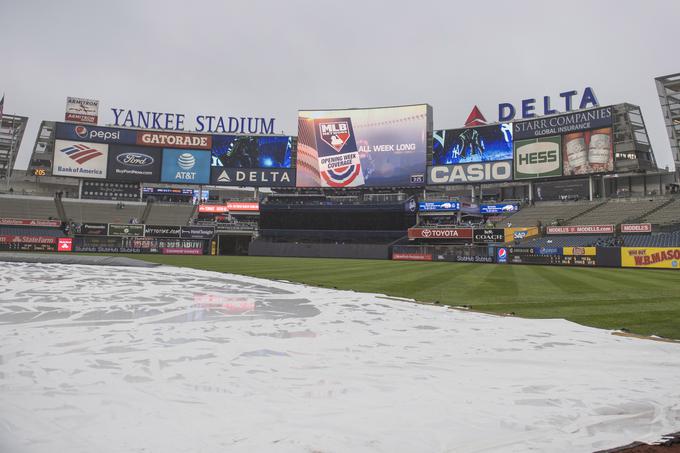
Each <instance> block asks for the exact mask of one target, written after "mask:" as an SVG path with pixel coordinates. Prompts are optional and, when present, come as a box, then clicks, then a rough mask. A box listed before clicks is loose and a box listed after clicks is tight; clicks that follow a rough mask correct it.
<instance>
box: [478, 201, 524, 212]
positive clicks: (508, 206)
mask: <svg viewBox="0 0 680 453" xmlns="http://www.w3.org/2000/svg"><path fill="white" fill-rule="evenodd" d="M517 211H519V203H496V204H482V205H479V213H480V214H503V213H506V212H517Z"/></svg>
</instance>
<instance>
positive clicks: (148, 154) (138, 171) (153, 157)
mask: <svg viewBox="0 0 680 453" xmlns="http://www.w3.org/2000/svg"><path fill="white" fill-rule="evenodd" d="M160 175H161V150H160V149H155V148H147V147H141V146H129V145H110V146H109V162H108V179H112V180H116V181H141V182H158V181H159V180H160Z"/></svg>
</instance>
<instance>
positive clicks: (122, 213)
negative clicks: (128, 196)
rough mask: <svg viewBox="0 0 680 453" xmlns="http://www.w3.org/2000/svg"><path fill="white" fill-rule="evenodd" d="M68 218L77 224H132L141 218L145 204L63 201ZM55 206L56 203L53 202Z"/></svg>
mask: <svg viewBox="0 0 680 453" xmlns="http://www.w3.org/2000/svg"><path fill="white" fill-rule="evenodd" d="M62 201H63V203H64V209H65V210H66V217H68V219H69V220H71V221H73V222H76V223H95V222H96V223H130V220H131V219H132V218H133V217H134V218H137V219H139V218H141V216H142V213H143V212H144V206H145V203H139V202H129V201H128V202H125V203H123V204H122V206H123V207H122V208H121V207H120V206H121V203H120V202H116V201H91V200H62ZM52 203H53V204H54V202H52Z"/></svg>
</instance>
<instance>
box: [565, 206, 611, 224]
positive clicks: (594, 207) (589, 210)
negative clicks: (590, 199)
mask: <svg viewBox="0 0 680 453" xmlns="http://www.w3.org/2000/svg"><path fill="white" fill-rule="evenodd" d="M605 203H607V202H606V201H603V202H602V203H598V204H596V205H595V206H593V207H591V208H588V209H586V210H585V211H583V212H579V213H578V214H576V215H575V216H573V217H570V218H569V219H567V221H566V222H565V223H569V222H571V221H573V220H576V219H578V218H579V217H581V216H584V215H586V214H588V213H589V212H592V211H594V210H596V209H597V208H599V207H600V206H602V205H604V204H605Z"/></svg>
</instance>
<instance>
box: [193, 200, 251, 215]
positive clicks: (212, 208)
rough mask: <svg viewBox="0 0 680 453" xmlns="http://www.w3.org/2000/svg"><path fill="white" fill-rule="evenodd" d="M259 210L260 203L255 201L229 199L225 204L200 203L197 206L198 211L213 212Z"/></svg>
mask: <svg viewBox="0 0 680 453" xmlns="http://www.w3.org/2000/svg"><path fill="white" fill-rule="evenodd" d="M259 210H260V204H259V203H258V202H256V201H252V202H250V201H230V202H228V203H227V204H202V205H200V206H199V207H198V212H206V213H215V214H219V213H223V212H229V211H236V212H238V211H247V212H257V211H259Z"/></svg>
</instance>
